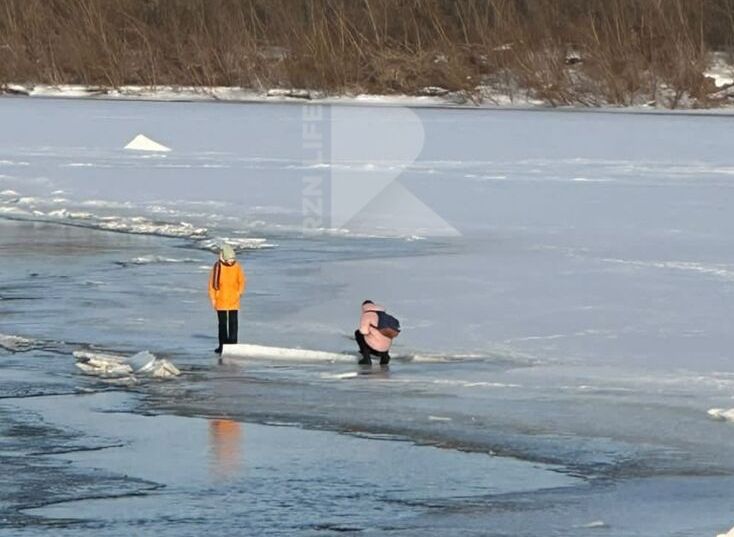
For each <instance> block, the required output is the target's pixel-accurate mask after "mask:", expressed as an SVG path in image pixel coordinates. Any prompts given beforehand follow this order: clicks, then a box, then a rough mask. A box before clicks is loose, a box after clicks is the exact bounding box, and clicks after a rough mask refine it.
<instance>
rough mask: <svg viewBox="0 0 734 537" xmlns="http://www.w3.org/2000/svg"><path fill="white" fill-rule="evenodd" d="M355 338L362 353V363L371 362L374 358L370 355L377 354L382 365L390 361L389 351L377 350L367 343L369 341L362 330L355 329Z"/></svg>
mask: <svg viewBox="0 0 734 537" xmlns="http://www.w3.org/2000/svg"><path fill="white" fill-rule="evenodd" d="M354 339H356V340H357V345H359V353H360V354H361V355H362V359H361V360H360V361H359V363H360V364H371V363H372V358H371V357H370V355H373V354H374V355H375V356H377V357H379V358H380V364H381V365H387V364H389V363H390V354H389V353H387V352H380V351H376V350H375V349H373V348H372V347H370V346H369V345H367V342H366V341H365V340H364V335H362V332H360V331H359V330H355V331H354Z"/></svg>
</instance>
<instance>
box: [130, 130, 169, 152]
mask: <svg viewBox="0 0 734 537" xmlns="http://www.w3.org/2000/svg"><path fill="white" fill-rule="evenodd" d="M125 149H131V150H133V151H161V152H168V151H170V150H171V148H170V147H166V146H165V145H163V144H159V143H158V142H156V141H154V140H151V139H150V138H148V137H147V136H145V135H144V134H138V135H137V136H136V137H135V138H133V139H132V140H130V142H129V143H128V144H127V145H126V146H125Z"/></svg>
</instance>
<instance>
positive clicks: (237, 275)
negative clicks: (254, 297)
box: [209, 261, 247, 311]
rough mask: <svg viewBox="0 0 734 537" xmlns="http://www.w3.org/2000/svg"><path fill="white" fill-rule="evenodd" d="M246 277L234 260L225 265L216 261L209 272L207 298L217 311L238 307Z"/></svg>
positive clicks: (236, 308)
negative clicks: (230, 263) (232, 262)
mask: <svg viewBox="0 0 734 537" xmlns="http://www.w3.org/2000/svg"><path fill="white" fill-rule="evenodd" d="M246 285H247V278H246V277H245V273H244V271H243V270H242V266H241V265H240V264H239V263H238V262H237V261H235V263H234V264H233V265H231V266H230V265H225V264H224V263H222V262H220V261H217V262H216V263H214V266H213V267H212V270H211V272H210V274H209V299H210V300H211V302H212V307H213V308H214V309H215V310H218V311H231V310H238V309H240V297H241V296H242V294H243V293H244V292H245V286H246Z"/></svg>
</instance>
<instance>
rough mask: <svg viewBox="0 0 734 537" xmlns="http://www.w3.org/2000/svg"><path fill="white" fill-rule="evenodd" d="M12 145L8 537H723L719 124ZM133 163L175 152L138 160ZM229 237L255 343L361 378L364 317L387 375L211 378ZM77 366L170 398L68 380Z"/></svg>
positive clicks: (198, 108) (424, 124)
mask: <svg viewBox="0 0 734 537" xmlns="http://www.w3.org/2000/svg"><path fill="white" fill-rule="evenodd" d="M0 119H2V125H3V126H4V127H5V128H3V129H0V217H2V218H1V219H0V367H2V375H1V376H0V398H2V399H0V415H2V416H3V421H2V426H3V432H2V435H3V436H2V437H0V441H1V442H2V447H1V448H0V464H1V465H2V466H3V467H5V468H6V469H8V471H7V472H5V474H6V475H11V476H12V477H11V478H10V479H9V480H6V483H5V484H3V485H1V486H0V533H2V532H3V531H5V528H7V531H8V534H9V535H10V534H13V535H15V534H19V533H20V532H27V533H28V534H35V533H40V532H45V531H53V532H54V533H55V534H62V533H63V532H68V534H69V535H77V534H80V533H83V532H85V531H88V532H89V534H90V535H91V534H94V535H123V534H125V535H127V534H129V533H127V530H128V528H129V527H138V528H139V529H140V531H141V532H143V533H146V534H147V533H148V532H153V531H154V532H155V533H157V534H160V535H188V534H190V535H200V534H202V533H203V532H205V531H212V530H215V529H217V528H219V529H221V530H222V531H223V532H224V534H227V535H229V534H231V535H235V534H238V532H239V531H240V530H241V531H245V532H248V533H253V534H268V533H272V534H282V533H303V534H314V535H321V534H329V532H333V533H340V532H344V531H352V532H365V533H370V534H376V535H381V534H393V535H394V534H398V535H426V534H431V532H432V531H433V532H434V533H435V534H441V535H454V534H455V535H472V534H475V535H498V536H499V535H508V536H509V535H513V536H517V535H533V536H535V535H541V534H543V535H546V534H548V535H588V534H590V532H594V533H595V534H596V533H598V534H604V535H614V536H627V535H629V536H650V537H653V536H655V537H659V536H667V535H670V536H673V535H675V536H682V535H686V536H688V535H690V536H700V535H704V536H708V535H710V536H712V537H713V536H715V535H716V534H717V532H718V533H723V532H726V531H727V530H729V528H731V527H732V526H733V525H734V514H733V513H734V459H732V457H731V454H730V446H731V445H732V442H733V441H734V424H732V423H727V422H723V421H715V420H712V419H710V418H709V416H708V414H707V411H708V410H709V409H711V408H722V409H728V408H732V407H734V365H733V363H734V362H732V355H731V352H730V349H731V348H732V347H733V344H734V334H733V333H732V331H731V330H730V328H729V324H730V319H731V318H732V303H733V302H734V248H732V246H734V238H732V237H734V216H732V212H731V210H730V207H732V199H731V198H732V196H733V195H734V188H732V187H734V152H733V151H732V150H731V145H732V142H731V139H732V137H731V131H732V127H733V126H734V123H733V122H734V118H731V117H727V116H716V115H705V116H696V115H686V114H626V113H614V112H611V113H610V112H604V113H597V112H570V111H519V110H513V111H510V110H497V111H492V110H472V111H469V110H445V109H413V110H408V109H402V108H389V107H385V108H369V107H323V106H314V105H306V106H300V105H269V104H268V105H265V104H263V105H232V104H213V103H198V104H197V103H153V102H104V101H70V100H52V99H49V100H29V99H20V98H4V99H0ZM139 133H143V134H145V135H146V136H148V137H150V138H152V139H153V140H155V141H157V142H159V143H162V144H164V145H165V146H167V147H169V148H171V151H170V152H165V153H157V152H156V153H151V152H137V151H128V150H124V149H123V147H124V146H125V145H126V144H127V143H128V142H129V141H130V140H131V139H132V138H133V137H134V136H135V135H137V134H139ZM223 239H226V240H228V241H229V242H231V243H232V244H235V245H236V246H238V248H239V250H240V254H239V256H240V259H241V260H242V261H243V264H244V266H245V270H246V272H247V274H248V280H249V284H248V293H247V295H246V297H245V300H244V309H243V318H242V321H241V340H243V341H246V342H248V343H255V344H259V345H264V346H276V347H290V348H299V347H300V348H305V349H315V350H321V351H328V352H349V351H351V350H352V348H353V347H354V342H353V341H351V340H350V339H349V336H350V334H351V332H353V330H354V328H355V325H356V322H357V312H358V309H359V304H360V303H361V302H362V300H364V299H365V298H373V299H375V300H376V301H379V302H383V303H385V304H386V305H387V306H388V308H389V310H390V311H391V312H393V313H395V314H396V315H397V316H398V317H400V319H401V320H402V322H403V325H404V332H403V334H402V335H401V336H400V337H399V338H398V340H396V349H395V352H394V354H395V356H396V359H395V360H394V362H393V364H392V365H391V369H390V371H389V372H384V373H380V374H374V375H369V376H366V375H359V374H358V371H357V368H356V366H355V365H352V364H350V363H348V362H347V363H343V362H338V363H331V362H329V361H328V360H324V361H318V360H317V361H305V360H304V361H299V360H295V361H287V362H284V361H276V360H273V359H272V358H273V357H272V356H270V357H269V356H260V357H256V358H253V359H252V360H240V359H230V360H225V362H224V363H223V364H218V363H217V362H216V360H215V359H214V356H213V354H212V353H211V351H212V349H213V348H214V346H215V345H216V342H215V337H214V336H215V326H214V324H215V323H214V321H215V319H214V316H213V313H212V312H211V311H210V309H209V305H208V300H207V296H206V283H207V282H206V280H207V274H208V270H209V267H210V266H211V263H213V261H214V256H213V254H212V253H211V251H210V250H209V248H210V247H211V246H212V245H213V244H216V243H217V242H219V241H221V240H223ZM90 346H92V347H94V348H97V349H102V350H108V351H117V352H121V353H128V354H133V353H135V352H138V351H142V350H150V351H151V352H153V353H155V354H156V355H159V356H165V357H166V358H168V359H170V360H171V361H173V362H174V363H175V364H176V365H177V366H179V367H180V368H181V369H182V370H183V372H184V375H183V376H182V377H180V378H178V379H176V380H171V381H165V382H142V383H140V384H137V385H134V386H132V387H124V386H116V385H110V384H108V383H105V382H100V381H98V380H95V379H90V378H87V377H82V376H81V375H80V374H78V372H77V371H76V370H75V368H74V366H73V358H72V357H71V352H73V351H74V350H77V349H80V348H88V347H90ZM11 469H12V471H10V470H11ZM49 526H52V527H53V529H51V530H49ZM222 531H219V533H222Z"/></svg>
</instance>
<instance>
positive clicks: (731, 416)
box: [708, 408, 734, 537]
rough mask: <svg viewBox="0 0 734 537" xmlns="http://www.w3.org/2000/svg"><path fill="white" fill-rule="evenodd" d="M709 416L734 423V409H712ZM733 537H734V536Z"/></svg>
mask: <svg viewBox="0 0 734 537" xmlns="http://www.w3.org/2000/svg"><path fill="white" fill-rule="evenodd" d="M708 415H709V416H710V417H711V419H714V420H717V421H732V422H734V408H729V409H727V408H711V409H709V411H708ZM732 537H734V535H733V536H732Z"/></svg>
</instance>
